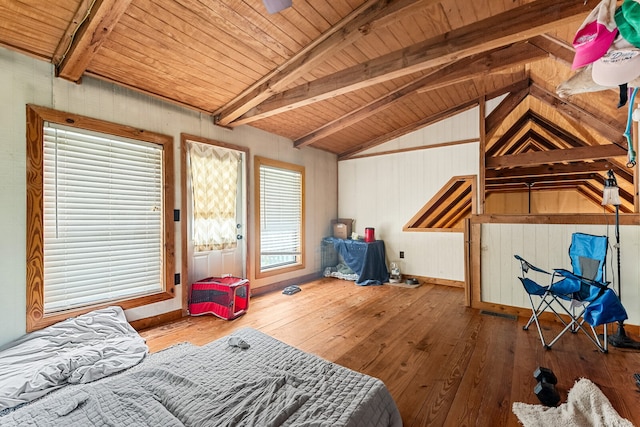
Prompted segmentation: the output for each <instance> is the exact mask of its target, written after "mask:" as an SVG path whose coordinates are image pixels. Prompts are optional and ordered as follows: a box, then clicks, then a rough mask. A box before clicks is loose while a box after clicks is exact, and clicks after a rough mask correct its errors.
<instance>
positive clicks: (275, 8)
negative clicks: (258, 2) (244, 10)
mask: <svg viewBox="0 0 640 427" xmlns="http://www.w3.org/2000/svg"><path fill="white" fill-rule="evenodd" d="M291 1H292V0H262V3H264V7H266V8H267V12H269V13H278V12H280V11H281V10H285V9H286V8H288V7H291Z"/></svg>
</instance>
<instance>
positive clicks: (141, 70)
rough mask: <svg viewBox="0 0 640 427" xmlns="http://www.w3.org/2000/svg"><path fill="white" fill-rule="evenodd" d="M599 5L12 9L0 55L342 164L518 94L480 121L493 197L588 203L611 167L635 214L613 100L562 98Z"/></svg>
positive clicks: (136, 1) (143, 4)
mask: <svg viewBox="0 0 640 427" xmlns="http://www.w3.org/2000/svg"><path fill="white" fill-rule="evenodd" d="M597 3H598V2H597V1H595V0H588V1H585V0H533V1H532V0H475V1H458V0H343V1H333V0H293V7H291V8H288V9H285V10H283V11H282V12H280V13H276V14H269V13H268V12H267V11H266V9H265V7H264V5H263V3H262V1H261V0H55V1H50V2H43V1H40V0H0V45H2V46H4V47H7V48H9V49H13V50H17V51H19V52H22V53H25V54H27V55H31V56H34V57H36V58H39V59H41V60H44V61H48V62H51V63H52V64H53V65H54V66H55V69H56V75H57V76H58V77H59V78H63V79H67V80H71V81H74V82H78V83H79V84H81V83H82V78H83V77H84V76H91V77H95V78H98V79H102V80H106V81H110V82H114V83H116V84H118V85H122V86H124V87H127V88H130V89H133V90H136V91H140V92H143V93H147V94H150V95H152V96H155V97H158V98H161V99H164V100H167V101H170V102H173V103H176V104H179V105H181V106H185V107H187V108H190V109H194V110H197V111H200V112H203V113H206V114H208V115H210V117H211V120H212V121H213V122H214V123H216V124H217V125H220V126H225V127H229V128H234V127H237V126H240V125H250V126H254V127H257V128H260V129H264V130H266V131H269V132H273V133H275V134H278V135H282V136H284V137H287V138H289V139H291V140H292V141H294V142H293V145H294V146H295V147H305V146H311V147H316V148H318V149H321V150H326V151H329V152H332V153H335V154H336V155H337V156H338V159H339V160H344V159H349V158H351V157H352V156H355V155H358V154H359V153H362V152H363V151H365V150H367V149H369V148H371V147H374V146H376V145H379V144H382V143H384V142H386V141H389V140H391V139H393V138H396V137H398V136H401V135H403V134H406V133H409V132H411V131H414V130H416V129H419V128H421V127H424V126H427V125H429V124H432V123H435V122H437V121H439V120H443V119H445V118H448V117H451V116H453V115H455V114H457V113H459V112H461V111H464V110H467V109H469V108H472V107H475V106H477V105H480V104H482V103H484V102H485V101H486V100H489V99H492V98H495V97H498V96H502V95H506V94H508V96H506V98H504V100H503V101H502V103H501V104H500V105H499V106H498V107H497V108H496V109H495V110H494V111H493V112H492V113H491V114H490V115H488V117H487V119H486V121H485V123H484V128H485V129H486V138H484V141H485V142H484V143H485V144H486V149H487V160H486V166H487V169H486V178H487V182H486V190H487V191H488V192H490V191H508V190H509V189H510V188H511V187H515V186H521V185H522V184H523V183H525V184H527V185H531V184H532V183H533V185H535V186H538V187H539V188H541V187H544V186H547V187H550V188H551V187H553V188H564V187H568V186H572V188H577V189H578V190H579V191H581V192H582V193H583V194H585V195H586V196H587V197H590V196H589V195H592V193H596V189H597V192H600V188H601V185H602V175H603V174H602V172H603V171H606V170H607V169H608V168H615V170H616V171H617V172H619V173H620V180H621V181H622V183H621V186H622V187H623V190H624V192H626V193H624V192H623V193H624V194H623V195H625V196H626V197H627V199H626V204H627V205H626V206H625V209H627V210H632V209H633V192H634V190H633V173H631V172H629V171H628V170H627V171H625V169H626V168H625V162H626V161H625V155H626V141H625V138H624V136H623V135H622V133H623V131H624V129H625V126H626V116H627V114H626V108H621V109H618V108H616V105H617V103H618V92H617V90H614V89H611V90H604V91H600V92H594V93H585V94H579V95H573V96H571V97H569V98H566V99H561V98H559V97H558V96H557V94H556V87H557V86H558V84H560V83H561V82H563V81H565V80H566V79H568V78H569V77H570V76H571V74H572V72H571V70H570V64H571V61H572V58H573V49H572V47H571V40H572V39H573V35H574V34H575V31H576V29H577V28H578V26H579V25H580V24H581V23H582V21H583V20H584V18H585V17H586V16H587V14H588V13H589V12H590V11H591V9H593V7H595V6H596V4H597ZM546 151H551V152H554V154H553V155H551V156H550V155H546V157H545V155H544V154H536V153H542V152H546ZM593 197H595V196H593ZM629 203H630V204H629Z"/></svg>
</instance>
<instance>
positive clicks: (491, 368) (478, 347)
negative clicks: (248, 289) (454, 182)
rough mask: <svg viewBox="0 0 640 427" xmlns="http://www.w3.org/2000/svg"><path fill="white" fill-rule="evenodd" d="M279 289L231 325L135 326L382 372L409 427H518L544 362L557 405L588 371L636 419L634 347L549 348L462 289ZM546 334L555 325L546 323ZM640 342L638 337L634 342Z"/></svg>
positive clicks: (149, 335)
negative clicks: (286, 350) (254, 342)
mask: <svg viewBox="0 0 640 427" xmlns="http://www.w3.org/2000/svg"><path fill="white" fill-rule="evenodd" d="M300 286H301V288H302V291H301V292H298V293H297V294H294V295H291V296H287V295H283V294H281V293H280V292H273V293H269V294H265V295H262V296H258V297H254V298H252V299H251V305H250V308H249V311H248V312H247V314H245V315H244V316H241V317H239V318H237V319H235V320H232V321H226V320H222V319H218V318H216V317H214V316H200V317H189V318H184V319H181V320H180V321H177V322H174V323H171V324H168V325H165V326H161V327H157V328H153V329H148V330H144V331H141V335H142V336H143V337H145V338H146V339H147V344H148V345H149V348H150V350H151V351H152V352H155V351H158V350H161V349H163V348H166V347H169V346H171V345H173V344H176V343H179V342H184V341H189V342H191V343H193V344H197V345H203V344H206V343H208V342H210V341H212V340H214V339H217V338H220V337H223V336H225V335H228V334H229V333H231V332H233V331H234V330H235V329H238V328H242V327H252V328H255V329H258V330H260V331H262V332H265V333H267V334H269V335H271V336H273V337H275V338H277V339H279V340H281V341H283V342H285V343H287V344H290V345H292V346H295V347H298V348H300V349H302V350H304V351H307V352H310V353H314V354H316V355H318V356H321V357H323V358H325V359H328V360H330V361H333V362H336V363H339V364H341V365H343V366H346V367H348V368H351V369H354V370H356V371H360V372H363V373H366V374H369V375H372V376H375V377H378V378H380V379H382V380H383V381H384V382H385V384H386V385H387V387H388V388H389V390H390V392H391V394H392V395H393V397H394V399H395V401H396V403H397V405H398V407H399V409H400V413H401V414H402V418H403V421H404V425H405V426H471V425H475V426H518V425H519V424H518V421H517V418H516V417H515V415H514V414H513V412H512V411H511V405H512V403H513V402H526V403H534V404H539V401H538V399H537V397H536V396H535V395H534V393H533V388H534V386H535V384H536V383H535V380H534V378H533V375H532V374H533V371H534V370H535V368H536V367H538V366H545V367H548V368H551V369H552V370H553V371H554V373H555V374H556V376H557V377H558V385H557V388H558V390H559V391H560V395H561V397H562V402H565V401H566V397H567V392H568V391H569V389H570V388H571V387H572V386H573V384H574V383H575V381H576V380H578V379H579V378H581V377H584V378H589V379H590V380H591V381H593V382H594V383H595V384H596V385H598V387H599V388H600V389H601V390H602V391H603V392H604V394H605V395H606V396H607V397H608V398H609V400H610V401H611V403H612V405H613V407H614V408H615V409H616V410H617V411H618V413H619V414H620V415H621V416H623V417H624V418H627V419H628V420H630V421H631V422H633V423H634V424H635V425H638V426H640V390H639V389H638V388H637V387H636V385H635V382H634V380H633V373H635V372H640V352H638V351H633V350H623V349H616V348H611V347H610V350H609V353H608V354H602V353H600V352H599V351H598V350H597V349H596V347H595V346H594V345H593V344H592V343H591V342H590V341H589V340H588V339H587V338H586V337H585V336H584V334H582V333H580V334H566V335H565V336H563V337H562V339H561V340H560V341H558V343H557V344H556V345H555V346H554V347H553V349H552V350H545V349H544V348H543V347H542V346H541V344H540V341H539V338H538V335H537V332H536V331H535V329H533V328H532V329H531V330H529V331H523V330H522V326H523V325H524V324H525V321H526V319H523V318H518V319H517V320H515V319H514V318H506V317H501V316H497V315H492V314H489V313H483V312H480V311H479V310H475V309H470V308H466V307H464V306H463V301H464V295H463V290H462V289H459V288H451V287H445V286H438V285H426V284H425V285H422V286H420V287H418V288H415V289H409V288H402V287H396V286H390V285H383V286H370V287H360V286H356V285H355V284H354V283H353V282H347V281H342V280H337V279H320V280H318V281H314V282H311V283H307V284H302V285H300ZM545 329H546V330H547V331H549V333H550V334H551V333H553V332H559V331H560V329H561V328H560V325H559V324H556V323H545ZM634 338H635V339H638V337H634Z"/></svg>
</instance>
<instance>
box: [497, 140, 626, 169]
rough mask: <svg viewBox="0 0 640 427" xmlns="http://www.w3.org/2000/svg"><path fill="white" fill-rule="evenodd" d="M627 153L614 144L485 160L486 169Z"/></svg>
mask: <svg viewBox="0 0 640 427" xmlns="http://www.w3.org/2000/svg"><path fill="white" fill-rule="evenodd" d="M626 154H627V151H626V150H625V149H623V148H621V147H620V146H618V145H616V144H604V145H595V146H590V147H578V148H569V149H565V150H551V151H537V152H530V153H522V154H512V155H508V156H500V157H489V158H487V159H486V160H485V162H486V167H487V168H506V167H515V166H531V165H539V164H543V163H561V162H575V161H580V160H596V159H608V158H610V157H617V156H626Z"/></svg>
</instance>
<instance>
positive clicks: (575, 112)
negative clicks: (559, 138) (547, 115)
mask: <svg viewBox="0 0 640 427" xmlns="http://www.w3.org/2000/svg"><path fill="white" fill-rule="evenodd" d="M530 94H531V96H533V97H535V98H536V99H539V100H540V101H542V102H543V103H545V104H547V105H550V106H551V107H553V108H555V109H557V110H558V111H559V112H561V113H562V114H563V115H565V116H567V117H571V118H572V119H573V120H575V121H576V122H578V123H579V124H580V125H581V126H587V127H590V128H592V129H594V130H596V131H597V132H598V133H600V134H601V135H602V136H603V137H604V138H606V139H608V140H609V141H611V142H613V143H614V144H618V145H620V146H625V147H626V144H627V143H626V140H625V137H624V135H623V134H622V131H621V130H620V129H618V128H616V125H615V124H613V123H605V122H603V121H602V120H601V119H600V118H599V117H596V116H594V115H593V114H592V113H590V112H588V111H585V110H583V109H582V108H579V107H577V106H576V105H574V104H572V103H571V102H569V101H567V100H564V99H560V98H559V97H558V96H557V95H556V94H554V93H551V92H549V91H547V90H546V89H544V88H542V87H540V86H538V85H536V84H533V85H531V88H530Z"/></svg>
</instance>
